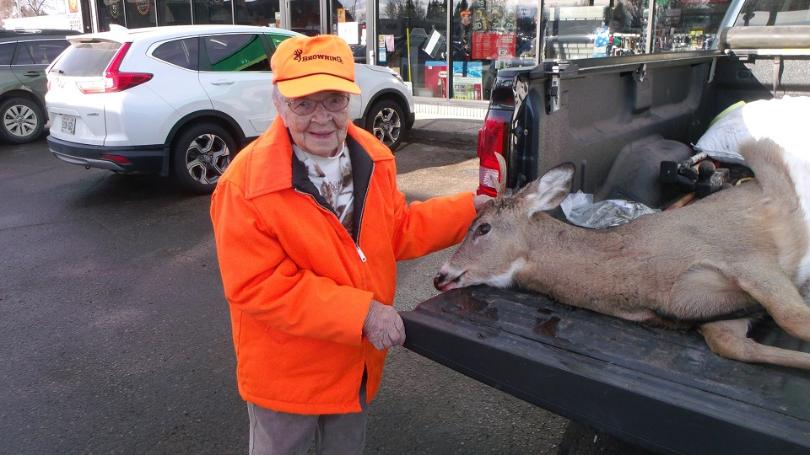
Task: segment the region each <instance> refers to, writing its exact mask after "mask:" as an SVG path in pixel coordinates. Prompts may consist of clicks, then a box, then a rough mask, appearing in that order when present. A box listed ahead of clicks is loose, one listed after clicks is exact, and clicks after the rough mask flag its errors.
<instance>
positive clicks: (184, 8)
mask: <svg viewBox="0 0 810 455" xmlns="http://www.w3.org/2000/svg"><path fill="white" fill-rule="evenodd" d="M157 7H158V14H157V16H158V25H186V24H190V23H191V2H190V1H189V0H157Z"/></svg>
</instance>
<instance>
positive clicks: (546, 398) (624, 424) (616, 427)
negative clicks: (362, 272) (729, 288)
mask: <svg viewBox="0 0 810 455" xmlns="http://www.w3.org/2000/svg"><path fill="white" fill-rule="evenodd" d="M402 317H403V319H404V321H405V329H406V333H407V340H406V343H405V347H407V348H408V349H410V350H412V351H414V352H417V353H419V354H421V355H423V356H425V357H427V358H430V359H432V360H434V361H436V362H439V363H441V364H443V365H446V366H448V367H451V368H453V369H455V370H457V371H459V372H461V373H463V374H465V375H467V376H470V377H472V378H474V379H476V380H479V381H481V382H484V383H486V384H488V385H490V386H493V387H495V388H497V389H500V390H503V391H505V392H507V393H510V394H512V395H514V396H516V397H518V398H521V399H523V400H526V401H528V402H530V403H533V404H535V405H537V406H540V407H543V408H545V409H548V410H550V411H552V412H555V413H557V414H559V415H561V416H564V417H567V418H570V419H572V420H576V421H578V422H581V423H585V424H587V425H590V426H592V427H594V428H596V429H599V430H603V431H606V432H608V433H610V434H613V435H615V436H617V437H619V438H621V439H624V440H626V441H628V442H631V443H634V444H638V445H640V446H643V447H646V448H648V449H652V450H655V451H660V452H672V453H734V454H743V453H769V454H780V455H781V454H789V453H791V454H792V453H796V454H798V453H804V454H806V453H810V372H808V371H802V370H795V369H790V368H781V367H774V366H763V365H754V364H746V363H742V362H736V361H733V360H728V359H723V358H720V357H718V356H716V355H715V354H713V353H712V352H711V351H709V349H708V347H707V346H706V344H705V342H704V341H703V339H702V337H701V336H700V335H699V334H698V333H696V332H694V331H686V332H680V331H671V330H665V329H655V328H650V327H646V326H642V325H639V324H635V323H632V322H627V321H623V320H620V319H617V318H613V317H609V316H604V315H601V314H597V313H593V312H590V311H587V310H582V309H576V308H572V307H568V306H565V305H560V304H557V303H555V302H553V301H551V300H549V299H547V298H545V297H543V296H539V295H535V294H527V293H522V292H519V291H513V290H498V289H494V288H489V287H474V288H467V289H459V290H453V291H450V292H447V293H444V294H440V295H438V296H436V297H434V298H432V299H430V300H428V301H425V302H423V303H421V304H420V305H419V306H418V307H417V308H416V309H415V310H413V311H407V312H403V313H402ZM753 335H754V338H756V339H758V340H759V341H762V342H764V343H767V344H773V345H777V346H781V347H786V348H790V349H799V350H804V351H805V352H810V345H808V343H802V342H800V341H798V340H796V339H794V338H791V337H789V336H788V335H786V334H785V333H784V332H783V331H782V330H781V329H780V328H778V327H776V326H775V324H773V323H772V322H771V321H770V320H767V321H763V322H762V323H760V325H759V326H758V327H757V328H756V330H755V331H754V334H753Z"/></svg>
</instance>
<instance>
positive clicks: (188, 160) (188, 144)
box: [172, 122, 236, 193]
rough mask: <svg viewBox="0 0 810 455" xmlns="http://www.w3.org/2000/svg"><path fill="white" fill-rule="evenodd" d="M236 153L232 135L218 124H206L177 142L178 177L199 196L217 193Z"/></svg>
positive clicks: (174, 162) (181, 137)
mask: <svg viewBox="0 0 810 455" xmlns="http://www.w3.org/2000/svg"><path fill="white" fill-rule="evenodd" d="M233 153H236V141H235V140H234V138H233V136H232V135H231V133H229V132H228V131H227V130H226V129H225V128H223V127H221V126H219V125H217V124H216V123H209V122H204V123H201V124H198V125H193V126H190V127H188V128H186V129H185V130H184V131H183V132H182V133H181V134H180V136H179V137H178V139H177V141H176V142H175V146H174V150H173V152H172V154H173V158H172V159H173V163H172V164H173V165H174V175H175V177H177V180H178V181H179V182H180V184H181V185H182V186H183V187H184V188H186V189H188V190H190V191H193V192H195V193H210V192H212V191H214V187H216V184H217V181H218V180H219V177H220V176H221V175H222V173H223V172H225V169H226V168H227V167H228V164H230V162H231V157H232V154H233Z"/></svg>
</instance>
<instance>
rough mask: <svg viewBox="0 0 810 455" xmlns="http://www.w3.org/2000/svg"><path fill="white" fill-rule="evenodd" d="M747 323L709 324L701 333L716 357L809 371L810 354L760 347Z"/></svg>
mask: <svg viewBox="0 0 810 455" xmlns="http://www.w3.org/2000/svg"><path fill="white" fill-rule="evenodd" d="M749 323H750V320H748V319H729V320H725V321H716V322H707V323H705V324H702V325H701V326H700V329H699V330H700V333H701V334H702V335H703V338H704V339H705V340H706V344H708V345H709V349H711V350H712V352H714V353H715V354H717V355H719V356H721V357H725V358H728V359H733V360H740V361H743V362H751V363H769V364H772V365H781V366H787V367H793V368H802V369H805V370H810V354H808V353H806V352H800V351H791V350H789V349H782V348H777V347H774V346H767V345H764V344H760V343H757V342H756V341H754V340H752V339H751V338H748V327H749Z"/></svg>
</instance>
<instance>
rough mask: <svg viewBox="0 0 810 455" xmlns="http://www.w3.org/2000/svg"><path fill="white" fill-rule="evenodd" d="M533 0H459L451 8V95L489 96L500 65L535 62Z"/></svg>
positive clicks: (534, 3) (535, 5) (535, 9)
mask: <svg viewBox="0 0 810 455" xmlns="http://www.w3.org/2000/svg"><path fill="white" fill-rule="evenodd" d="M536 18H537V2H536V1H533V0H472V1H469V2H468V0H461V2H459V3H456V6H455V8H454V11H453V34H452V35H451V47H450V49H451V57H452V65H453V90H452V97H453V98H455V99H472V100H480V99H489V92H490V89H491V88H492V82H493V81H494V79H495V74H496V72H497V71H498V69H500V68H505V67H510V66H520V65H531V64H534V62H535V58H536V57H535V42H536V40H535V37H536V30H537V19H536Z"/></svg>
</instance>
